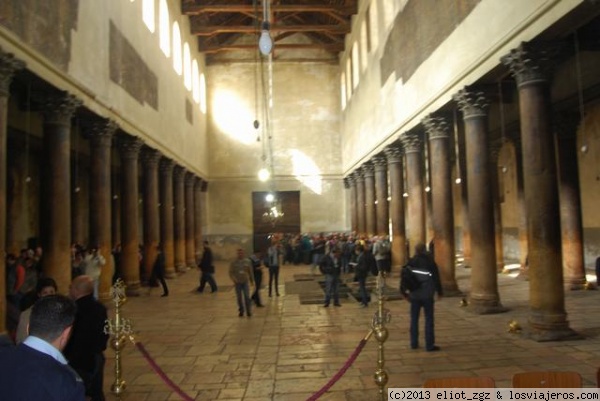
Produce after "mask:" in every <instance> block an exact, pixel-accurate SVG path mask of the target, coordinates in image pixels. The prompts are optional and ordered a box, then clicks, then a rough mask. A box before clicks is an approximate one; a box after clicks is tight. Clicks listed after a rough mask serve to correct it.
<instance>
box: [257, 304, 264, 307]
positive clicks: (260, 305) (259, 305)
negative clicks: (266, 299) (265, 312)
mask: <svg viewBox="0 0 600 401" xmlns="http://www.w3.org/2000/svg"><path fill="white" fill-rule="evenodd" d="M256 307H257V308H264V307H265V306H264V305H263V304H256Z"/></svg>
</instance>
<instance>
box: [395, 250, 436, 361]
mask: <svg viewBox="0 0 600 401" xmlns="http://www.w3.org/2000/svg"><path fill="white" fill-rule="evenodd" d="M400 277H401V283H400V292H401V293H402V295H404V298H406V299H407V300H408V301H410V347H411V348H412V349H416V348H419V315H420V313H421V308H423V310H424V313H425V349H426V350H427V351H439V350H440V347H438V346H437V345H435V333H434V322H433V305H434V296H435V293H436V292H437V294H438V299H439V298H440V297H441V296H442V284H441V282H440V275H439V271H438V267H437V265H436V264H435V262H434V260H433V258H432V257H431V255H430V254H429V253H428V252H427V248H426V247H425V244H423V243H420V244H417V245H416V246H415V256H413V257H412V258H411V259H410V260H409V261H408V263H407V265H406V266H404V267H403V268H402V272H401V276H400Z"/></svg>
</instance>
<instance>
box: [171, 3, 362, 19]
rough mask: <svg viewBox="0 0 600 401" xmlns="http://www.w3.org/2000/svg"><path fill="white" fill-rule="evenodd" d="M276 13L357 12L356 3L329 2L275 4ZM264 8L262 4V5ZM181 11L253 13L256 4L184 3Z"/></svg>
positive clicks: (190, 12)
mask: <svg viewBox="0 0 600 401" xmlns="http://www.w3.org/2000/svg"><path fill="white" fill-rule="evenodd" d="M270 8H271V11H272V12H274V13H283V12H288V13H289V12H295V13H307V12H320V13H336V14H339V15H345V16H351V15H353V14H356V12H357V7H356V5H342V6H336V5H328V4H302V3H299V4H273V5H271V6H270ZM261 9H262V6H261ZM181 12H182V14H184V15H199V14H203V13H253V12H254V6H252V5H251V4H192V3H183V5H182V7H181Z"/></svg>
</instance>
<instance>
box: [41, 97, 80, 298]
mask: <svg viewBox="0 0 600 401" xmlns="http://www.w3.org/2000/svg"><path fill="white" fill-rule="evenodd" d="M42 102H43V104H42V107H43V114H44V139H43V151H44V156H43V168H42V174H43V176H42V191H41V199H43V202H41V205H42V207H41V220H42V221H41V222H40V223H41V227H42V230H41V243H42V249H43V250H44V257H43V258H42V268H43V271H44V274H45V275H46V276H49V277H52V278H53V279H54V280H55V281H56V284H57V286H58V288H59V289H60V291H61V292H66V290H67V289H68V288H69V285H70V283H71V162H70V158H71V140H70V138H71V117H73V114H74V113H75V110H76V109H77V108H78V107H79V106H81V104H82V102H81V100H79V99H77V98H76V97H75V96H73V95H70V94H68V93H66V92H63V93H60V94H52V95H48V96H46V97H44V98H43V99H42Z"/></svg>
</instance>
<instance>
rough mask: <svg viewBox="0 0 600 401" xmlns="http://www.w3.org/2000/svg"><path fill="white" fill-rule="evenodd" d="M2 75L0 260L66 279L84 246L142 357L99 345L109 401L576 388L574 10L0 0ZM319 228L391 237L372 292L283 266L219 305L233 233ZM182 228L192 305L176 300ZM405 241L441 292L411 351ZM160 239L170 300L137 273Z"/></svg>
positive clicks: (597, 56) (586, 30)
mask: <svg viewBox="0 0 600 401" xmlns="http://www.w3.org/2000/svg"><path fill="white" fill-rule="evenodd" d="M0 78H1V79H0V250H2V251H3V252H2V253H3V255H4V256H5V257H6V256H7V255H16V257H19V255H20V254H22V252H23V250H25V251H27V250H28V249H31V250H32V252H36V250H37V249H39V255H38V256H39V258H37V259H36V262H39V263H38V265H39V266H37V268H38V273H39V274H40V275H44V276H48V277H52V278H53V279H54V280H55V281H56V283H57V286H58V291H59V292H60V293H64V294H66V293H67V292H68V288H69V284H70V282H71V280H72V276H73V258H74V255H73V247H74V244H81V245H83V246H89V247H95V248H97V249H98V250H99V252H100V253H102V254H103V255H106V256H107V259H106V261H107V262H106V265H105V266H104V267H103V269H102V273H101V276H100V286H99V299H100V300H101V301H102V302H103V303H104V304H105V305H106V306H107V307H108V308H109V315H111V316H113V315H114V313H115V305H114V304H113V301H114V286H113V284H114V277H115V274H116V273H115V272H117V273H118V275H119V277H120V278H121V279H122V280H123V283H124V284H125V285H126V293H127V303H126V304H125V305H123V310H122V311H121V313H122V314H123V316H125V317H127V318H131V321H132V329H133V331H134V332H135V338H136V341H138V343H137V344H138V345H139V344H143V345H144V346H145V347H146V349H147V351H148V354H147V355H146V356H148V358H146V357H144V356H143V355H142V354H141V353H140V352H139V350H138V349H136V345H135V344H131V343H130V344H127V345H125V346H124V348H123V349H122V350H120V352H121V353H122V355H121V358H115V350H114V349H113V348H111V347H109V348H107V350H106V358H107V363H106V367H105V373H104V387H105V393H106V396H107V399H124V400H130V401H131V400H140V401H152V400H155V401H163V400H164V401H166V400H175V399H195V400H213V399H214V400H217V399H218V400H246V401H259V400H286V401H287V400H290V401H294V400H306V399H316V398H311V397H314V396H315V394H316V393H317V392H318V391H319V389H322V388H323V386H325V385H326V384H327V383H328V382H329V381H330V380H332V378H334V377H335V378H336V379H337V380H335V381H334V383H333V385H332V386H331V387H330V388H329V389H327V391H325V390H324V391H323V394H320V399H323V400H366V399H387V398H383V397H384V395H386V397H387V393H385V394H384V392H385V389H386V388H388V387H421V386H422V385H423V383H424V381H425V380H427V379H431V378H437V377H455V376H469V377H478V376H482V377H483V376H485V377H492V378H493V379H494V380H495V385H496V387H511V378H512V376H513V375H514V374H515V373H519V372H527V371H573V372H577V373H578V374H579V375H581V378H582V386H583V387H597V386H598V385H600V383H598V380H600V377H599V376H598V374H599V372H600V371H599V369H600V364H599V363H598V361H599V360H600V325H599V323H598V322H600V319H599V316H600V302H599V296H600V291H598V289H597V288H598V280H599V278H598V276H600V211H599V209H597V205H598V204H599V203H600V1H598V0H528V1H521V0H320V1H317V0H206V1H204V0H203V1H200V0H104V1H80V0H56V1H51V2H49V1H45V0H26V1H23V0H11V1H2V2H0ZM269 196H270V197H269ZM595 205H596V206H595ZM319 235H325V236H329V237H330V238H335V239H338V238H342V237H344V238H346V239H348V238H351V239H352V240H358V241H364V242H369V241H370V240H375V238H376V237H385V236H388V237H389V239H390V240H391V244H392V245H391V261H392V271H391V273H389V274H388V275H387V276H386V277H383V276H380V277H378V278H375V277H371V278H370V279H369V290H370V292H371V299H372V302H371V304H370V306H369V307H368V308H363V309H359V308H358V302H357V301H356V283H355V282H354V280H353V277H352V275H351V274H347V275H343V277H342V282H343V287H344V297H343V299H342V307H341V308H328V309H325V308H323V302H322V298H323V289H322V285H323V281H322V277H321V276H320V275H313V274H312V270H311V266H310V260H309V259H302V260H298V261H294V262H292V263H289V264H284V265H282V266H281V277H280V280H279V290H280V292H281V296H275V295H274V296H273V297H269V296H268V295H267V292H266V290H265V289H264V288H263V290H262V297H263V300H264V303H265V306H266V307H264V308H256V311H255V313H254V314H253V316H252V318H243V319H240V318H239V317H238V316H237V312H236V310H235V293H234V291H233V287H232V286H231V280H230V278H229V276H228V274H227V270H228V267H229V263H230V262H231V261H232V260H233V259H234V258H235V257H236V252H237V250H238V249H243V250H244V251H245V252H246V254H247V255H250V254H252V253H253V252H255V251H265V249H266V247H268V246H269V244H270V243H271V242H272V241H274V240H275V239H278V238H296V239H298V241H300V240H299V238H306V239H307V240H308V239H310V238H313V237H315V236H319ZM204 241H207V242H208V243H209V244H210V247H211V249H212V252H213V255H214V260H215V267H216V273H215V277H216V280H217V282H218V283H219V286H220V288H219V291H218V292H216V293H215V294H207V293H203V294H199V293H197V291H195V290H196V287H197V285H198V275H199V272H198V269H197V264H198V260H199V258H200V257H201V255H202V252H203V243H204ZM420 243H423V244H430V245H431V246H432V247H433V248H434V249H435V254H434V257H435V263H436V264H437V266H438V268H439V271H440V278H441V285H442V287H443V290H444V297H443V298H442V299H440V300H439V301H438V302H436V312H435V316H436V317H435V322H436V326H435V330H436V337H437V339H438V343H439V345H440V347H441V350H440V351H441V352H436V353H428V352H425V351H424V350H411V349H410V346H409V343H408V337H409V334H408V325H409V315H408V308H409V306H408V303H406V302H405V301H403V300H402V299H400V298H401V297H399V293H398V281H399V274H400V269H401V267H402V266H403V265H404V264H405V263H406V261H407V260H408V259H409V258H410V257H411V256H413V251H414V246H415V245H417V244H420ZM159 245H160V247H162V249H163V252H164V256H165V262H166V265H165V270H166V272H165V274H166V277H167V282H168V284H169V286H170V287H171V288H172V290H171V294H170V295H169V297H168V298H161V297H159V296H158V295H159V294H158V293H157V290H154V289H153V288H152V287H149V286H148V278H149V277H150V275H151V272H152V267H153V264H154V261H155V260H156V258H157V247H158V246H159ZM115 249H118V250H119V251H118V252H119V258H118V266H117V262H116V259H115V258H111V257H108V256H110V255H111V254H114V252H115ZM2 267H3V270H4V271H5V272H6V274H0V334H6V333H10V332H11V330H12V328H11V314H12V313H13V312H12V311H11V308H10V305H9V302H8V301H7V296H8V295H9V293H10V291H11V289H10V288H7V283H8V281H7V276H8V270H7V267H6V266H5V265H4V264H2ZM263 283H264V281H263ZM370 330H372V331H373V333H375V335H370V336H367V338H368V340H367V341H366V344H363V343H361V340H363V339H365V336H366V335H367V333H369V332H370ZM382 333H385V335H383V334H382ZM358 344H361V345H364V348H363V349H362V352H360V353H359V354H358V356H357V357H356V359H355V360H353V363H349V362H348V358H349V357H350V356H351V355H352V354H353V352H355V347H357V345H358ZM355 356H356V355H355ZM150 357H151V358H153V362H155V364H156V365H157V366H158V367H160V368H161V369H162V374H157V372H156V371H153V370H152V368H151V363H150V361H149V359H150ZM121 363H122V365H123V366H122V367H121V366H120V364H121ZM345 364H346V365H348V364H349V365H350V366H346V367H347V370H346V371H345V374H343V375H342V376H339V375H337V374H339V372H340V368H342V366H344V365H345ZM117 372H118V373H117ZM115 375H118V376H121V375H122V377H123V380H124V381H125V382H127V387H126V389H124V390H123V393H122V394H116V393H118V391H115V389H114V386H115V384H117V383H118V380H116V379H115ZM167 378H168V380H167ZM168 382H169V383H170V384H169V383H168ZM117 387H118V388H120V387H119V386H118V385H117ZM123 388H125V386H123ZM183 393H185V394H187V395H182V394H183ZM186 396H187V397H188V398H185V397H186Z"/></svg>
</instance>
